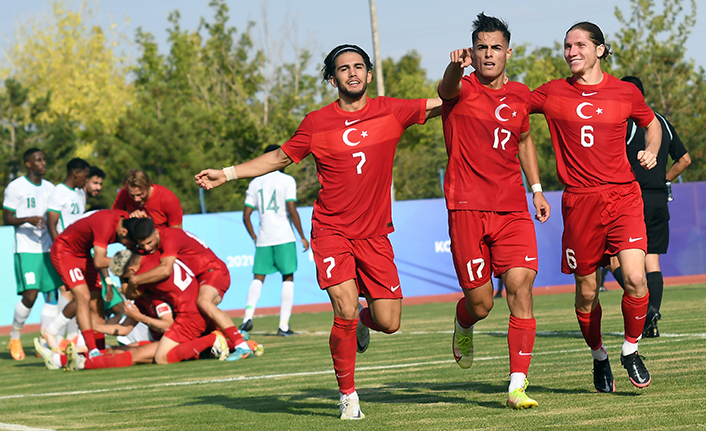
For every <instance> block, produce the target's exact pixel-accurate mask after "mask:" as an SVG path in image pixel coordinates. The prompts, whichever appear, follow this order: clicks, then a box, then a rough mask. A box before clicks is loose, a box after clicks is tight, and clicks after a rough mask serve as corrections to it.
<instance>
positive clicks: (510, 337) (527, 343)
mask: <svg viewBox="0 0 706 431" xmlns="http://www.w3.org/2000/svg"><path fill="white" fill-rule="evenodd" d="M536 332H537V321H536V320H535V319H534V318H531V319H519V318H517V317H515V316H513V315H510V324H509V326H508V331H507V346H508V349H509V352H510V373H523V374H525V375H527V372H528V370H529V366H530V362H531V361H532V351H533V350H534V340H535V337H536Z"/></svg>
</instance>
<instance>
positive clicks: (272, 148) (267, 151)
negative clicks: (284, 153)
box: [263, 144, 280, 154]
mask: <svg viewBox="0 0 706 431" xmlns="http://www.w3.org/2000/svg"><path fill="white" fill-rule="evenodd" d="M279 148H280V146H279V145H276V144H270V145H268V146H267V147H265V152H264V153H263V154H267V153H269V152H270V151H275V150H279Z"/></svg>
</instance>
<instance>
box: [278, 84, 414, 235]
mask: <svg viewBox="0 0 706 431" xmlns="http://www.w3.org/2000/svg"><path fill="white" fill-rule="evenodd" d="M425 117H426V99H415V100H404V99H393V98H389V97H378V98H375V99H367V103H366V105H365V107H364V108H363V109H361V110H359V111H355V112H346V111H344V110H342V109H341V108H340V107H339V106H338V102H334V103H332V104H330V105H328V106H324V107H323V108H321V109H320V110H318V111H314V112H311V113H310V114H308V115H307V116H306V117H305V118H304V120H303V121H302V123H301V124H300V125H299V128H298V129H297V131H296V133H295V134H294V136H292V138H291V139H290V140H289V141H287V142H286V143H285V144H284V145H283V146H282V150H283V151H284V152H285V153H287V155H288V156H289V157H290V158H291V159H292V160H294V161H295V162H296V163H299V162H300V161H301V160H302V159H303V158H304V157H306V156H307V155H309V154H310V153H311V154H313V155H314V158H315V160H316V169H317V173H318V177H319V183H321V190H319V197H318V198H317V199H316V202H314V212H313V216H312V231H311V236H312V237H314V238H315V237H317V236H324V235H334V234H340V235H343V236H344V237H346V238H348V239H365V238H371V237H374V236H379V235H385V234H388V233H390V232H392V231H393V230H394V228H393V226H392V215H391V210H390V205H391V202H390V187H391V185H392V163H393V161H394V158H395V149H396V148H397V143H398V141H399V139H400V137H401V136H402V133H403V132H404V130H405V129H406V128H407V127H409V126H411V125H413V124H423V123H424V121H425Z"/></svg>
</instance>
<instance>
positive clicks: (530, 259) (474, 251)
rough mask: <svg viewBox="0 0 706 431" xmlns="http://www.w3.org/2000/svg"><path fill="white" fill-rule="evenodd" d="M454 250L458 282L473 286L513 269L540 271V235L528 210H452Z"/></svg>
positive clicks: (452, 246) (450, 234) (465, 285)
mask: <svg viewBox="0 0 706 431" xmlns="http://www.w3.org/2000/svg"><path fill="white" fill-rule="evenodd" d="M449 236H450V238H451V253H452V256H453V262H454V267H455V268H456V276H457V277H458V281H459V284H460V285H461V287H462V288H464V289H474V288H476V287H478V286H482V285H484V284H486V283H488V282H489V281H490V276H491V273H490V272H491V269H492V271H493V273H494V274H495V275H496V276H498V275H500V274H504V273H505V272H506V271H507V270H508V269H510V268H529V269H531V270H534V271H535V272H536V271H537V268H538V266H537V237H536V236H535V233H534V222H533V221H532V218H531V217H530V215H529V212H527V211H513V212H501V213H499V212H492V211H471V210H452V211H449Z"/></svg>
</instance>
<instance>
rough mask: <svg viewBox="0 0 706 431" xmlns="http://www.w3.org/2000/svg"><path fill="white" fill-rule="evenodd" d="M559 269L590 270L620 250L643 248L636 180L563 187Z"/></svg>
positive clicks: (644, 233) (581, 272)
mask: <svg viewBox="0 0 706 431" xmlns="http://www.w3.org/2000/svg"><path fill="white" fill-rule="evenodd" d="M561 212H562V215H563V217H564V235H563V236H562V256H561V272H563V273H566V274H572V273H576V274H577V275H581V276H583V275H590V274H593V273H594V272H595V271H596V269H598V266H599V265H600V266H605V265H607V264H608V258H609V257H610V256H613V255H616V254H618V252H620V251H622V250H629V249H639V250H642V251H646V250H647V231H646V229H645V218H644V217H645V216H644V213H643V203H642V193H641V192H640V186H639V185H638V183H637V181H634V182H632V183H629V184H618V185H612V184H611V185H607V186H603V187H592V188H590V189H571V190H569V189H567V190H565V191H564V194H563V195H562V197H561Z"/></svg>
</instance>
